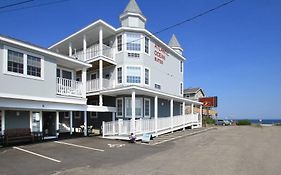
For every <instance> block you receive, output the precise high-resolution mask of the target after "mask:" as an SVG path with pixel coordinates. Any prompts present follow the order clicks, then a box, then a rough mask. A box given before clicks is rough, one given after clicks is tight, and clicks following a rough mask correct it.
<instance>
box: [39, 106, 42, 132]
mask: <svg viewBox="0 0 281 175" xmlns="http://www.w3.org/2000/svg"><path fill="white" fill-rule="evenodd" d="M39 117H40V122H39V123H40V130H39V131H40V132H43V112H42V111H40V116H39Z"/></svg>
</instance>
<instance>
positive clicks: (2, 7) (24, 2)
mask: <svg viewBox="0 0 281 175" xmlns="http://www.w3.org/2000/svg"><path fill="white" fill-rule="evenodd" d="M32 1H34V0H28V1H22V2H17V3H14V4H9V5H5V6H1V7H0V9H4V8H9V7H13V6H17V5H21V4H26V3H29V2H32Z"/></svg>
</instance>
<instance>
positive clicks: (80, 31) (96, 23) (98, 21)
mask: <svg viewBox="0 0 281 175" xmlns="http://www.w3.org/2000/svg"><path fill="white" fill-rule="evenodd" d="M98 24H102V25H105V26H106V27H108V28H109V29H111V30H113V31H114V32H116V29H115V28H114V27H112V26H111V25H109V24H108V23H106V22H104V21H103V20H101V19H99V20H97V21H96V22H94V23H92V24H90V25H88V26H86V27H84V28H82V29H81V30H79V31H77V32H75V33H73V34H72V35H70V36H68V37H66V38H65V39H63V40H61V41H59V42H57V43H55V44H53V45H52V46H50V47H49V48H48V49H52V48H54V47H55V46H58V45H59V44H61V43H63V42H65V41H67V40H69V39H71V38H72V37H74V36H76V35H78V34H80V33H82V32H85V31H86V30H88V29H90V28H92V27H94V26H95V25H98Z"/></svg>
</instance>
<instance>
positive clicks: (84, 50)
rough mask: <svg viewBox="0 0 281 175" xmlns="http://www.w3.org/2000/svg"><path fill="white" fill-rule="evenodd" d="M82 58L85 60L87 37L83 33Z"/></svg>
mask: <svg viewBox="0 0 281 175" xmlns="http://www.w3.org/2000/svg"><path fill="white" fill-rule="evenodd" d="M83 60H84V61H86V60H87V37H86V35H83Z"/></svg>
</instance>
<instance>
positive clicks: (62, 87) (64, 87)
mask: <svg viewBox="0 0 281 175" xmlns="http://www.w3.org/2000/svg"><path fill="white" fill-rule="evenodd" d="M82 87H83V86H82V82H79V81H74V80H69V79H65V78H57V94H59V95H66V96H77V97H82Z"/></svg>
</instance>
